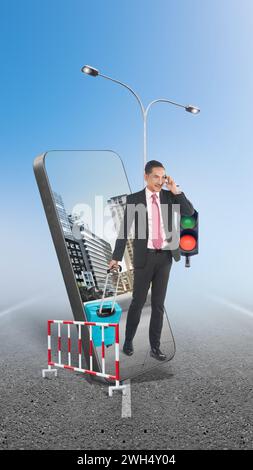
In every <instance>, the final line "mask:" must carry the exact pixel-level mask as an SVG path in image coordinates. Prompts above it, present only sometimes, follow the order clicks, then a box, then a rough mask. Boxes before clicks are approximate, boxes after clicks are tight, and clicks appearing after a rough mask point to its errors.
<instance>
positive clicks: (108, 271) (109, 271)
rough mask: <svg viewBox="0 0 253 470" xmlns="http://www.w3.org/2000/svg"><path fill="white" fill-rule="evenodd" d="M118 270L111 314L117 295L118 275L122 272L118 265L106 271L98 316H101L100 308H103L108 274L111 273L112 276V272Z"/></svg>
mask: <svg viewBox="0 0 253 470" xmlns="http://www.w3.org/2000/svg"><path fill="white" fill-rule="evenodd" d="M117 268H119V272H118V279H117V284H116V288H115V293H114V298H113V304H112V308H111V312H113V309H114V304H115V301H116V295H117V291H118V285H119V278H120V276H119V275H120V273H121V271H122V266H120V264H119V265H118V266H117V267H116V266H112V268H111V269H110V268H109V269H107V274H106V278H105V286H104V290H103V295H102V302H101V305H100V307H99V314H101V312H102V306H103V303H104V299H105V291H106V287H107V282H108V278H109V274H110V273H111V274H112V272H111V271H112V270H115V269H116V270H117V271H118V269H117Z"/></svg>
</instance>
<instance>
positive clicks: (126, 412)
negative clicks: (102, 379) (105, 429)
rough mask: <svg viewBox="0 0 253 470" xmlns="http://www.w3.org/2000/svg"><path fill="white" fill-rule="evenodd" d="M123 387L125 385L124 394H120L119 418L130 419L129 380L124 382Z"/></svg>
mask: <svg viewBox="0 0 253 470" xmlns="http://www.w3.org/2000/svg"><path fill="white" fill-rule="evenodd" d="M124 385H126V394H125V395H123V394H122V411H121V418H131V416H132V411H131V384H130V380H129V379H128V380H126V381H124Z"/></svg>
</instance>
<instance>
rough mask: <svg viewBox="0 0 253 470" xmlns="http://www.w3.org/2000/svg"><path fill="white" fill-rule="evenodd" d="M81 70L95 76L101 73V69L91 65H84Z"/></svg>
mask: <svg viewBox="0 0 253 470" xmlns="http://www.w3.org/2000/svg"><path fill="white" fill-rule="evenodd" d="M81 72H83V73H86V74H87V75H92V76H93V77H96V76H97V75H98V74H99V71H98V70H97V69H95V68H94V67H91V66H90V65H84V66H83V67H82V68H81Z"/></svg>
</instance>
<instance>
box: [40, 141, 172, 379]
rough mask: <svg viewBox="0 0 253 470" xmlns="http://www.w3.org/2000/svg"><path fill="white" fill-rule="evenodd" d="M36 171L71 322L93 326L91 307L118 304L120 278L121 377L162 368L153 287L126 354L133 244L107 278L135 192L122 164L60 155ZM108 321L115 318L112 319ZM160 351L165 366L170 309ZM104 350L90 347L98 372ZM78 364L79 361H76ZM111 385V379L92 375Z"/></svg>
mask: <svg viewBox="0 0 253 470" xmlns="http://www.w3.org/2000/svg"><path fill="white" fill-rule="evenodd" d="M34 173H35V177H36V180H37V184H38V187H39V191H40V195H41V199H42V202H43V206H44V210H45V213H46V217H47V221H48V224H49V228H50V231H51V235H52V239H53V242H54V246H55V250H56V253H57V257H58V261H59V264H60V268H61V271H62V275H63V278H64V282H65V286H66V289H67V293H68V297H69V301H70V304H71V308H72V312H73V316H74V320H76V321H90V318H88V317H87V313H86V309H87V305H88V304H89V305H90V304H91V303H95V302H97V301H100V300H101V299H102V296H103V291H104V290H105V293H104V295H105V301H108V300H113V299H114V293H115V288H116V285H117V279H118V276H119V280H118V290H117V297H116V302H117V304H119V305H120V307H121V309H122V314H121V317H120V322H119V327H120V357H119V362H120V379H121V381H123V380H126V379H128V378H132V377H135V376H137V375H138V374H140V373H143V372H146V371H148V370H151V369H153V368H156V367H161V364H164V362H165V361H163V362H162V363H161V362H159V361H157V360H156V359H154V358H152V357H151V356H150V354H149V352H150V345H149V320H150V313H151V292H150V291H151V288H150V290H149V292H148V295H147V299H146V303H145V305H144V308H143V310H142V315H141V320H140V323H139V325H138V329H137V332H136V334H135V337H134V342H133V343H134V354H133V355H132V356H126V355H125V354H124V353H123V351H122V346H123V342H124V338H125V325H126V318H127V312H128V307H129V305H130V303H131V300H132V289H133V279H134V277H133V276H134V270H133V240H132V239H131V234H130V236H129V239H128V241H127V245H126V249H125V252H124V257H123V259H122V262H121V263H120V265H121V267H122V271H121V273H120V274H117V272H115V271H112V272H111V273H110V274H109V276H107V281H108V282H107V285H106V289H104V287H105V279H106V275H107V269H108V264H109V262H110V260H111V259H112V253H113V250H114V246H115V241H116V239H117V236H118V230H119V226H120V222H121V220H122V216H123V213H124V209H125V204H126V196H127V194H129V193H131V189H130V185H129V182H128V179H127V175H126V171H125V169H124V165H123V162H122V160H121V158H120V157H119V155H118V154H116V153H115V152H113V151H111V150H99V151H98V150H73V151H70V150H56V151H50V152H46V153H44V154H42V155H39V156H38V157H37V158H35V160H34ZM140 189H142V188H137V189H136V190H138V191H139V190H140ZM108 321H111V322H112V321H115V320H114V318H113V317H111V318H110V317H108ZM82 345H83V352H84V361H85V364H84V367H85V368H87V369H89V364H90V362H89V331H88V327H84V328H82ZM160 347H161V349H162V351H163V352H165V353H166V356H167V359H166V360H167V361H169V360H171V359H172V358H173V356H174V354H175V342H174V338H173V334H172V331H171V328H170V324H169V319H168V316H167V312H166V310H165V314H164V321H163V329H162V336H161V343H160ZM101 349H102V348H101V346H100V345H97V346H96V344H95V343H93V348H92V354H93V369H94V370H95V371H97V372H102V361H101V354H102V351H101ZM72 365H74V366H75V364H72ZM105 372H106V373H108V374H114V373H115V348H114V344H112V345H110V344H106V348H105ZM92 379H93V380H102V381H105V382H107V383H109V382H110V381H109V379H105V378H102V377H101V378H100V377H99V378H98V377H95V376H92Z"/></svg>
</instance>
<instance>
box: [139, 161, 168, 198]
mask: <svg viewBox="0 0 253 470" xmlns="http://www.w3.org/2000/svg"><path fill="white" fill-rule="evenodd" d="M144 178H145V181H146V182H147V187H148V189H150V191H153V192H154V191H160V190H161V189H162V186H163V184H164V183H165V179H166V173H165V169H164V168H162V167H160V166H158V167H153V168H152V173H149V174H147V173H144Z"/></svg>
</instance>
